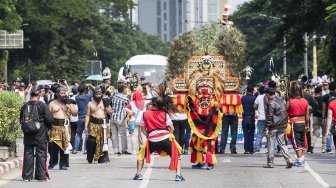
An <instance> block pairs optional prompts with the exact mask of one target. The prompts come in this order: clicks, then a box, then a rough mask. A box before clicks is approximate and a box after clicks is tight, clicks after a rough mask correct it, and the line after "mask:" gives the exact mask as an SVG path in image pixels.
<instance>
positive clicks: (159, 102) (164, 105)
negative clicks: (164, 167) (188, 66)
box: [133, 84, 185, 181]
mask: <svg viewBox="0 0 336 188" xmlns="http://www.w3.org/2000/svg"><path fill="white" fill-rule="evenodd" d="M159 88H160V89H159V91H158V92H156V93H160V94H161V96H158V95H157V94H154V95H153V96H155V97H153V99H152V100H151V103H150V105H149V106H148V107H147V110H146V112H144V114H143V117H142V120H141V123H140V126H141V131H142V132H143V133H144V135H145V136H146V137H147V138H148V140H147V142H146V144H145V145H144V146H143V147H142V148H141V150H140V152H139V155H138V160H137V173H136V174H135V176H134V178H133V180H142V179H143V178H142V176H141V171H142V168H143V165H144V159H145V158H146V162H147V163H150V154H151V153H153V152H154V151H156V152H157V153H158V154H159V155H161V156H165V155H167V154H168V155H169V156H170V157H171V162H170V166H169V169H170V170H176V177H175V181H184V180H185V179H184V178H183V176H182V175H181V158H180V153H181V151H182V148H181V146H179V144H178V143H177V141H175V139H174V135H173V133H174V126H173V123H172V121H171V119H170V115H169V114H171V113H174V112H176V111H177V109H176V107H175V106H174V105H173V100H172V99H171V97H169V96H167V95H165V94H164V93H165V92H164V91H165V87H164V86H163V84H161V85H160V86H159Z"/></svg>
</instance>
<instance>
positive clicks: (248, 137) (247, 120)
mask: <svg viewBox="0 0 336 188" xmlns="http://www.w3.org/2000/svg"><path fill="white" fill-rule="evenodd" d="M242 127H243V131H244V150H245V152H253V142H254V131H255V120H254V116H244V117H243V122H242Z"/></svg>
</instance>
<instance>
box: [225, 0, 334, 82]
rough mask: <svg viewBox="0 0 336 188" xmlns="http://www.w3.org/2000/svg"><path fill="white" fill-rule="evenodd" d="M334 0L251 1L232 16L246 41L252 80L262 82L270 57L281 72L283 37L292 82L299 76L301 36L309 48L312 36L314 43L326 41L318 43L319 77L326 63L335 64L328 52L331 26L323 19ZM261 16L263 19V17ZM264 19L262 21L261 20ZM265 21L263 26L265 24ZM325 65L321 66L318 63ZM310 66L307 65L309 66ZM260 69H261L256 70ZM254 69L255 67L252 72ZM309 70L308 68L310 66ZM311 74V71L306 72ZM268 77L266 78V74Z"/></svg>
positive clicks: (331, 41) (301, 47) (301, 51)
mask: <svg viewBox="0 0 336 188" xmlns="http://www.w3.org/2000/svg"><path fill="white" fill-rule="evenodd" d="M332 2H335V1H334V0H299V1H291V0H284V1H276V0H266V1H265V0H253V1H250V2H248V3H245V4H243V5H242V6H241V7H240V8H239V9H238V11H236V12H235V14H234V15H233V17H232V19H233V20H234V21H235V22H236V25H237V27H239V28H240V29H241V30H242V31H243V32H244V33H245V34H246V35H247V38H248V42H249V44H248V46H249V47H248V50H249V51H248V54H249V55H248V59H249V63H250V64H251V65H252V66H253V67H254V68H255V73H254V76H255V78H256V79H257V80H265V79H267V77H268V76H266V75H263V74H262V73H264V72H267V68H268V65H267V64H268V63H267V62H268V59H269V57H270V56H273V57H274V59H275V62H276V66H278V67H277V70H281V68H280V67H281V66H282V51H283V36H284V33H286V39H287V44H286V49H287V65H288V68H287V70H288V71H287V72H288V73H290V74H291V76H292V77H294V78H295V79H296V78H297V76H298V74H300V73H303V56H302V54H303V51H304V40H303V35H304V33H305V32H307V33H308V36H309V47H311V46H312V40H311V39H312V36H313V34H314V32H316V34H317V36H318V39H319V38H320V37H326V40H318V47H319V49H320V50H319V54H320V56H322V57H319V58H318V61H319V70H320V71H319V73H322V71H321V70H325V68H326V67H324V66H325V65H327V64H328V63H329V64H330V62H333V63H334V62H336V59H335V58H334V57H333V55H332V54H335V53H332V52H327V50H329V51H330V49H332V50H333V49H335V48H331V47H332V45H334V44H335V42H334V41H333V39H334V38H335V36H334V35H335V34H333V33H335V32H334V31H333V29H335V27H334V25H333V24H331V23H328V22H327V21H326V20H325V18H326V16H327V15H328V13H327V11H326V7H328V6H330V5H331V4H332ZM263 15H264V16H263ZM265 16H266V17H265ZM265 21H266V23H265ZM311 51H312V50H311V48H309V49H308V54H309V56H308V58H309V62H311V61H312V54H311ZM322 60H323V61H328V63H326V62H325V63H322V62H321V61H322ZM310 64H311V63H310ZM260 65H261V66H262V69H260V68H259V67H260ZM256 67H258V68H257V69H256ZM310 67H312V66H311V65H310ZM309 72H311V70H309ZM268 75H269V74H268Z"/></svg>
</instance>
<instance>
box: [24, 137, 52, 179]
mask: <svg viewBox="0 0 336 188" xmlns="http://www.w3.org/2000/svg"><path fill="white" fill-rule="evenodd" d="M34 150H35V159H34ZM34 163H35V178H34ZM22 178H23V179H24V180H32V179H36V180H47V178H48V179H49V174H48V168H47V143H41V144H36V145H24V154H23V167H22Z"/></svg>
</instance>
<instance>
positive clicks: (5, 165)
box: [0, 138, 24, 176]
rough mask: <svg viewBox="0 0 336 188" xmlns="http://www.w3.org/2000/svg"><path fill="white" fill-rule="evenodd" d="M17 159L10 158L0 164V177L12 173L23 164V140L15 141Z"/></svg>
mask: <svg viewBox="0 0 336 188" xmlns="http://www.w3.org/2000/svg"><path fill="white" fill-rule="evenodd" d="M16 146H17V157H10V158H8V160H7V161H6V162H0V176H2V175H3V174H5V173H7V172H9V171H12V170H14V169H16V168H21V167H22V163H23V150H24V145H23V138H18V139H17V141H16Z"/></svg>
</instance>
